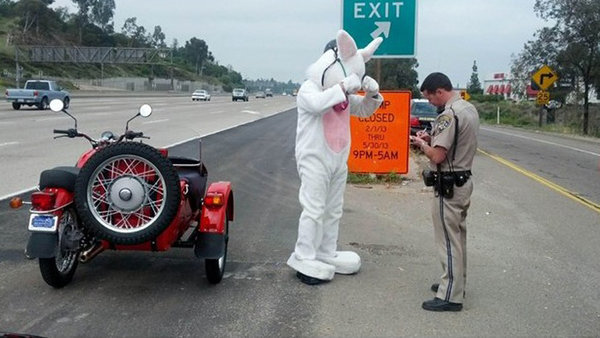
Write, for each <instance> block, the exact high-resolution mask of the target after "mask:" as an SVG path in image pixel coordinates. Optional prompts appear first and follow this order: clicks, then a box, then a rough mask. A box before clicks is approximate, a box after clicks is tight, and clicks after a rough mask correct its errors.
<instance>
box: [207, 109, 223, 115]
mask: <svg viewBox="0 0 600 338" xmlns="http://www.w3.org/2000/svg"><path fill="white" fill-rule="evenodd" d="M222 112H223V111H222V110H217V111H211V112H209V114H211V115H214V114H221V113H222Z"/></svg>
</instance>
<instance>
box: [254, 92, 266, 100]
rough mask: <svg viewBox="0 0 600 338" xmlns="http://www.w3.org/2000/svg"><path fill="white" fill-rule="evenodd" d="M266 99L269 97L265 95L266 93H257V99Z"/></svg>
mask: <svg viewBox="0 0 600 338" xmlns="http://www.w3.org/2000/svg"><path fill="white" fill-rule="evenodd" d="M266 97H267V96H266V95H265V92H263V91H258V92H256V98H257V99H264V98H266Z"/></svg>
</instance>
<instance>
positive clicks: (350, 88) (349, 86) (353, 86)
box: [342, 74, 360, 94]
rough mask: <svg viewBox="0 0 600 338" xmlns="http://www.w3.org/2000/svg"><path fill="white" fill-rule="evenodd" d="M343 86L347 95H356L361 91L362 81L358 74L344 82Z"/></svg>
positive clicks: (352, 75) (351, 75)
mask: <svg viewBox="0 0 600 338" xmlns="http://www.w3.org/2000/svg"><path fill="white" fill-rule="evenodd" d="M342 85H343V86H344V89H345V90H346V94H355V93H356V92H357V91H358V90H359V89H360V79H359V78H358V76H357V75H356V74H350V76H348V77H346V78H345V79H344V80H342Z"/></svg>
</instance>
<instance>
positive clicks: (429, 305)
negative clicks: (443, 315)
mask: <svg viewBox="0 0 600 338" xmlns="http://www.w3.org/2000/svg"><path fill="white" fill-rule="evenodd" d="M422 307H423V309H425V310H427V311H460V310H462V304H461V303H452V302H447V301H445V300H441V299H439V298H437V297H436V298H434V299H432V300H428V301H425V302H423V305H422Z"/></svg>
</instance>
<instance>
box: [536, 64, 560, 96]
mask: <svg viewBox="0 0 600 338" xmlns="http://www.w3.org/2000/svg"><path fill="white" fill-rule="evenodd" d="M531 79H532V80H533V81H534V82H535V83H536V84H537V85H538V86H539V87H540V89H541V90H546V89H548V88H549V87H550V86H551V85H552V84H553V83H554V82H556V80H558V75H557V74H556V73H555V72H554V71H553V70H552V68H550V67H548V66H546V65H543V66H542V68H540V69H539V70H538V71H537V72H536V73H535V74H533V76H532V77H531Z"/></svg>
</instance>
